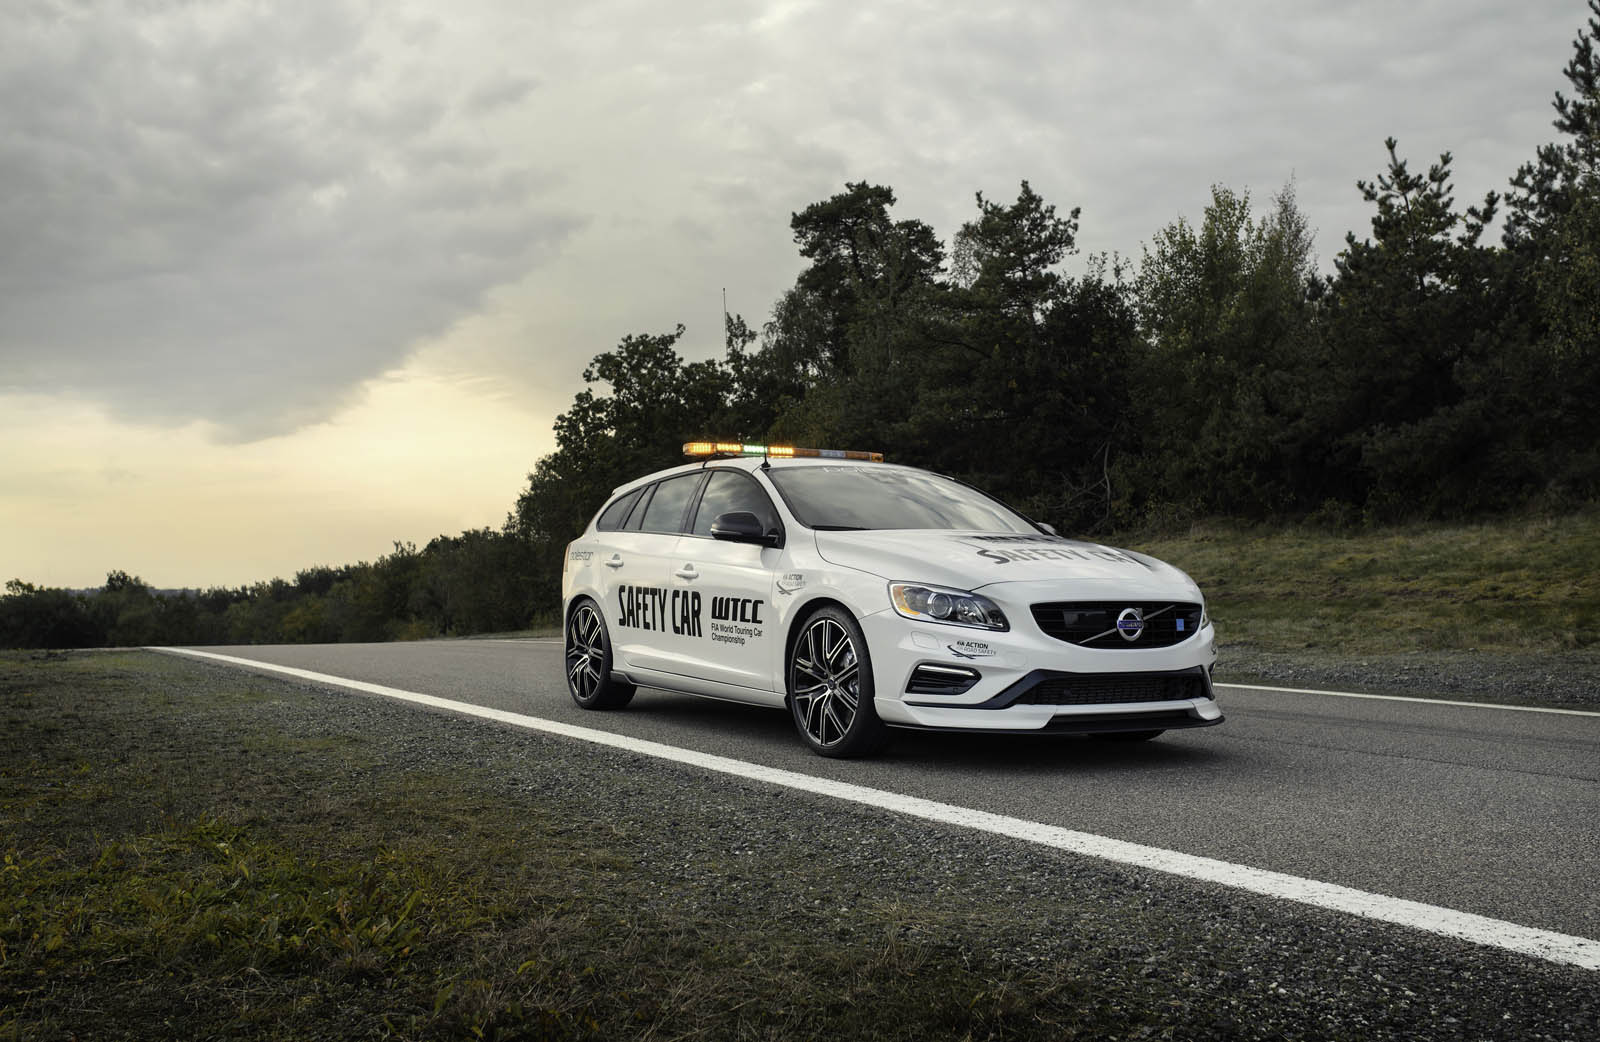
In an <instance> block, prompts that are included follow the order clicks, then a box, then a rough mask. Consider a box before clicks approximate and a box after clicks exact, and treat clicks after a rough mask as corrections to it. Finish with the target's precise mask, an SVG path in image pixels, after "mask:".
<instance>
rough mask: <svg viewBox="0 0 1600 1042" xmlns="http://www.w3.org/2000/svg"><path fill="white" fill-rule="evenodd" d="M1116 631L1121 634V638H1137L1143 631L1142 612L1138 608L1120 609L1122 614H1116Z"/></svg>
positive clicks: (1131, 639)
mask: <svg viewBox="0 0 1600 1042" xmlns="http://www.w3.org/2000/svg"><path fill="white" fill-rule="evenodd" d="M1117 632H1118V633H1120V634H1122V639H1123V640H1126V641H1135V640H1138V639H1139V635H1140V634H1141V633H1143V632H1144V612H1142V611H1140V610H1139V609H1138V608H1124V609H1122V614H1121V615H1118V616H1117Z"/></svg>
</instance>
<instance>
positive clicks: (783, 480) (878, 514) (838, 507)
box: [767, 464, 1039, 533]
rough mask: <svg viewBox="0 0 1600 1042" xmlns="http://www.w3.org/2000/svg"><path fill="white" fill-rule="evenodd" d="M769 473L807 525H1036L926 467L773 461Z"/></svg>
mask: <svg viewBox="0 0 1600 1042" xmlns="http://www.w3.org/2000/svg"><path fill="white" fill-rule="evenodd" d="M767 476H768V477H769V478H770V479H771V480H772V483H773V484H774V485H776V486H777V488H778V491H779V492H780V493H782V495H783V498H784V501H785V502H787V503H788V504H789V509H790V510H792V511H794V515H795V517H797V518H799V520H800V523H801V524H803V525H806V526H807V527H810V528H820V529H824V530H834V531H847V530H851V529H866V528H948V529H971V530H976V531H982V532H1027V533H1037V532H1038V531H1039V530H1038V529H1037V528H1035V527H1033V525H1032V524H1030V523H1029V522H1028V519H1027V518H1025V517H1023V516H1022V515H1021V514H1018V513H1017V512H1016V511H1014V510H1011V509H1010V508H1009V507H1007V506H1006V505H1005V504H1003V503H1001V502H999V501H998V500H994V499H990V498H989V497H988V496H986V495H984V494H983V493H981V492H979V491H978V490H976V489H973V488H968V487H967V486H966V485H963V484H961V483H960V482H958V481H951V480H950V479H949V478H945V477H940V476H939V475H938V474H930V473H928V472H927V471H925V470H913V469H911V468H909V467H891V466H885V465H883V464H871V465H863V466H855V467H835V466H806V467H774V468H772V469H771V470H770V471H768V472H767Z"/></svg>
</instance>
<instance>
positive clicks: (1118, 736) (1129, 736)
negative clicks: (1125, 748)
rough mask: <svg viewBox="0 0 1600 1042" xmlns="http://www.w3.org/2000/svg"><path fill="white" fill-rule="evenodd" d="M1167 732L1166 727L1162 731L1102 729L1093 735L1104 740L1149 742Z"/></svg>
mask: <svg viewBox="0 0 1600 1042" xmlns="http://www.w3.org/2000/svg"><path fill="white" fill-rule="evenodd" d="M1166 733H1167V732H1166V730H1165V729H1163V730H1160V731H1102V732H1100V733H1099V734H1096V735H1092V736H1091V737H1094V738H1098V739H1100V740H1101V741H1103V742H1148V741H1149V740H1150V739H1152V738H1159V737H1161V736H1162V735H1164V734H1166Z"/></svg>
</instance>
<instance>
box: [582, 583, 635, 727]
mask: <svg viewBox="0 0 1600 1042" xmlns="http://www.w3.org/2000/svg"><path fill="white" fill-rule="evenodd" d="M566 635H567V637H566V647H565V650H566V656H565V662H566V668H567V692H568V693H569V694H570V695H572V700H573V701H574V702H576V703H578V705H580V706H582V707H583V708H585V709H621V708H622V707H623V706H625V705H627V704H628V703H629V702H631V701H633V693H634V692H635V691H637V690H638V689H637V688H635V687H634V686H633V685H632V684H630V683H628V682H627V681H624V680H617V679H616V678H614V677H613V676H612V675H611V635H610V634H609V633H608V632H607V631H606V620H605V616H604V615H602V614H601V612H600V608H599V607H598V606H597V605H596V604H595V603H594V601H591V600H590V599H589V598H587V597H583V598H580V599H578V600H577V601H575V602H573V605H572V611H570V612H568V613H567V625H566Z"/></svg>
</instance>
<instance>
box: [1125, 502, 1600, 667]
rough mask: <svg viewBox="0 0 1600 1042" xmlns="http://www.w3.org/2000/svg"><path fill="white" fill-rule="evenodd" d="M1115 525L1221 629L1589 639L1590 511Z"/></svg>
mask: <svg viewBox="0 0 1600 1042" xmlns="http://www.w3.org/2000/svg"><path fill="white" fill-rule="evenodd" d="M1120 538H1121V543H1122V545H1128V546H1133V547H1135V548H1137V549H1140V550H1143V551H1146V552H1148V553H1151V554H1153V555H1155V556H1156V557H1159V558H1161V559H1163V560H1165V561H1168V562H1170V563H1172V564H1175V565H1177V566H1178V567H1180V568H1183V569H1184V570H1185V571H1187V572H1188V573H1189V574H1190V575H1192V576H1193V577H1194V579H1195V581H1196V582H1198V583H1199V584H1200V587H1201V589H1203V590H1204V591H1205V593H1206V597H1207V601H1208V603H1209V606H1210V610H1211V614H1212V617H1213V618H1214V619H1215V620H1216V623H1217V627H1218V633H1219V635H1220V637H1221V639H1222V640H1224V641H1225V642H1237V643H1244V644H1249V645H1252V646H1255V647H1259V648H1263V649H1267V650H1280V651H1292V650H1299V649H1307V648H1330V649H1338V650H1341V651H1345V652H1350V653H1357V654H1386V653H1396V652H1408V651H1466V650H1481V651H1506V652H1550V653H1561V652H1570V651H1576V650H1583V649H1592V648H1594V647H1595V646H1596V644H1597V640H1600V512H1593V511H1591V512H1588V513H1584V514H1578V515H1575V516H1571V517H1565V518H1549V519H1536V520H1514V521H1494V522H1485V523H1481V524H1472V525H1413V526H1406V527H1399V528H1389V529H1377V530H1372V531H1360V532H1353V533H1330V532H1323V531H1317V530H1313V529H1295V528H1288V529H1285V528H1271V529H1267V528H1251V527H1248V526H1239V525H1225V524H1220V523H1207V524H1201V525H1197V526H1195V527H1194V528H1193V529H1192V530H1190V531H1188V532H1186V533H1184V534H1182V535H1177V536H1171V535H1168V536H1156V537H1142V536H1139V535H1128V536H1124V537H1120ZM1113 541H1115V540H1113Z"/></svg>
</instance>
